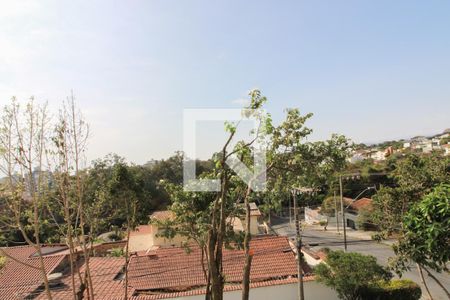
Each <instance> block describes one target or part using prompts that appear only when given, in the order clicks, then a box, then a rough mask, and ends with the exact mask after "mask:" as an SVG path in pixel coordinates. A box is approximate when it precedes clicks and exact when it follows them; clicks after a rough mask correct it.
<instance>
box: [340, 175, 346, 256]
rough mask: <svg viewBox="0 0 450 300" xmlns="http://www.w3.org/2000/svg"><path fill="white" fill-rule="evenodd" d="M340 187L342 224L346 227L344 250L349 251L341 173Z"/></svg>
mask: <svg viewBox="0 0 450 300" xmlns="http://www.w3.org/2000/svg"><path fill="white" fill-rule="evenodd" d="M339 189H340V193H341V213H342V226H343V227H344V251H345V252H347V230H346V227H347V226H346V225H347V224H345V223H346V222H345V221H346V220H345V209H344V196H343V193H344V192H343V191H342V175H339Z"/></svg>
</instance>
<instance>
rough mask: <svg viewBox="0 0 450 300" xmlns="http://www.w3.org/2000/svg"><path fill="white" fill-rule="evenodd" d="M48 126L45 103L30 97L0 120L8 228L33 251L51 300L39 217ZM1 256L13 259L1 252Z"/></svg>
mask: <svg viewBox="0 0 450 300" xmlns="http://www.w3.org/2000/svg"><path fill="white" fill-rule="evenodd" d="M48 123H49V116H48V111H47V105H46V104H44V105H38V104H36V103H35V102H34V99H33V98H31V99H30V100H29V101H28V102H27V103H26V105H25V109H23V107H22V106H21V105H20V104H19V103H18V101H17V100H16V99H15V98H13V99H12V101H11V103H10V104H9V105H7V106H5V108H4V110H3V114H2V116H1V120H0V155H1V157H0V170H1V171H2V172H3V173H4V174H5V175H6V184H5V197H4V198H5V200H6V209H8V210H9V212H10V213H11V215H12V218H11V219H10V221H11V222H10V223H9V224H8V225H9V227H10V228H14V229H16V230H19V231H20V233H21V234H22V237H23V239H24V240H25V241H26V243H27V244H28V245H30V246H32V247H34V249H35V250H36V253H37V254H38V256H39V267H38V269H39V271H40V273H41V277H42V282H43V284H44V289H45V293H46V295H47V298H48V299H50V300H51V299H52V295H51V291H50V288H49V282H48V278H47V272H46V270H45V264H44V259H43V257H42V255H41V254H42V241H41V229H42V220H41V217H42V215H43V211H44V210H45V207H46V205H47V203H48V190H49V182H50V178H49V173H48V172H45V171H44V160H45V153H46V147H47V142H46V141H47V140H48V138H49V128H48ZM24 219H26V220H27V221H28V222H27V223H28V224H29V225H30V228H29V229H30V230H27V228H26V227H25V226H26V223H24V222H23V221H24ZM0 254H3V255H4V256H6V257H8V258H9V259H13V258H12V257H11V256H8V255H7V253H5V252H4V251H2V250H1V249H0ZM18 262H20V261H18ZM22 263H23V262H22ZM23 264H25V263H23ZM28 266H31V265H28ZM34 268H36V267H34Z"/></svg>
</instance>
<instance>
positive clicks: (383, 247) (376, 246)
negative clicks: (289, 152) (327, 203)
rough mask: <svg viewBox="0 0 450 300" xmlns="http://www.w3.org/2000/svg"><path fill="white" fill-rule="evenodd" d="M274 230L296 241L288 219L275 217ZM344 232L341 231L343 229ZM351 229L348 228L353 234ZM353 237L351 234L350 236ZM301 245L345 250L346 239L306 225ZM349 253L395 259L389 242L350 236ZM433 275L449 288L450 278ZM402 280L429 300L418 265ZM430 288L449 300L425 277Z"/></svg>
mask: <svg viewBox="0 0 450 300" xmlns="http://www.w3.org/2000/svg"><path fill="white" fill-rule="evenodd" d="M271 221H272V229H273V230H274V231H275V232H276V233H277V234H278V235H283V236H288V237H289V238H290V239H295V225H294V222H292V224H289V218H278V217H272V219H271ZM341 230H342V228H341ZM351 230H352V229H347V231H351ZM349 234H350V235H352V234H351V232H350V233H349ZM302 242H303V244H305V245H309V246H310V247H311V249H313V250H319V249H320V248H324V247H327V248H330V249H331V250H344V238H343V235H342V233H341V235H338V234H337V232H336V231H334V230H333V231H332V230H327V231H324V230H323V229H322V227H319V226H314V225H306V226H305V227H304V228H303V233H302ZM347 251H352V252H358V253H361V254H365V255H372V256H375V257H376V258H377V261H378V263H380V264H382V265H387V261H388V258H389V257H392V256H394V251H393V250H392V248H391V246H389V245H388V244H386V243H378V242H376V241H373V240H371V239H369V238H361V237H355V236H349V235H347ZM433 274H434V275H435V276H436V277H437V278H438V279H439V280H440V281H441V282H442V283H443V284H444V286H446V287H450V275H448V274H444V273H435V272H433ZM402 278H408V279H411V280H413V281H414V282H417V283H418V284H420V286H421V288H422V298H423V299H427V297H426V292H425V288H424V287H423V285H422V283H421V281H420V277H419V274H418V272H417V269H416V267H415V266H412V268H411V271H408V272H406V273H404V274H403V277H402ZM425 279H426V280H427V284H428V287H429V288H430V291H431V294H432V296H433V297H434V299H439V300H441V299H442V300H448V298H447V296H446V295H445V293H444V291H442V289H441V288H440V287H439V286H438V285H437V284H436V283H435V282H434V280H433V279H432V278H429V277H428V276H427V275H425Z"/></svg>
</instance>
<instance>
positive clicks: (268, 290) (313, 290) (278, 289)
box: [174, 281, 339, 300]
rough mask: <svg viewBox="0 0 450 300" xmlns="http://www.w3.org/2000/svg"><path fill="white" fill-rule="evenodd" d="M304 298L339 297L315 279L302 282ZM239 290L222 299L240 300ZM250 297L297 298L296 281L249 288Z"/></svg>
mask: <svg viewBox="0 0 450 300" xmlns="http://www.w3.org/2000/svg"><path fill="white" fill-rule="evenodd" d="M304 291H305V299H313V300H337V299H339V298H338V297H337V295H336V292H335V291H334V290H332V289H330V288H328V287H326V286H324V285H322V284H320V283H317V282H316V281H308V282H305V284H304ZM241 297H242V296H241V291H240V290H239V291H234V292H226V293H225V294H224V297H223V298H224V300H240V299H241ZM174 299H183V300H203V299H205V296H204V295H200V296H190V297H180V298H174ZM250 299H252V300H261V299H263V300H266V299H268V300H270V299H275V300H297V299H298V288H297V284H296V283H291V284H283V285H274V286H269V287H260V288H254V289H251V290H250Z"/></svg>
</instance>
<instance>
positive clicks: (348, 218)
mask: <svg viewBox="0 0 450 300" xmlns="http://www.w3.org/2000/svg"><path fill="white" fill-rule="evenodd" d="M348 199H349V198H348ZM350 201H352V200H351V199H350ZM371 209H372V199H370V198H361V199H358V200H356V201H353V202H351V204H350V205H349V206H348V208H347V211H346V214H345V224H346V226H347V227H350V228H353V229H361V228H360V225H359V224H358V218H359V215H360V213H361V212H362V211H363V210H371Z"/></svg>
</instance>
